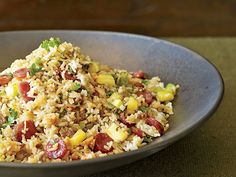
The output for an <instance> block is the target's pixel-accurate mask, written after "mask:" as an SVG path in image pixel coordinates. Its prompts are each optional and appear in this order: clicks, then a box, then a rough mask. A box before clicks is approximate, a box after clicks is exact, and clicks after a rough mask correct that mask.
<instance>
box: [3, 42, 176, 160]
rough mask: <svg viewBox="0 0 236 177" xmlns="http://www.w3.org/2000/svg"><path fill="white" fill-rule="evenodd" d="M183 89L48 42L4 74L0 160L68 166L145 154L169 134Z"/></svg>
mask: <svg viewBox="0 0 236 177" xmlns="http://www.w3.org/2000/svg"><path fill="white" fill-rule="evenodd" d="M178 87H179V86H178V85H174V84H171V83H169V84H165V85H164V83H163V82H161V80H160V78H159V77H152V78H148V77H147V76H146V74H145V73H144V72H143V71H141V70H139V71H136V72H128V71H126V70H120V69H114V68H111V67H109V66H106V65H103V64H100V63H98V62H96V61H94V60H92V59H91V58H90V57H89V56H86V55H83V54H82V53H81V52H80V48H79V47H75V46H73V45H72V44H71V43H67V42H61V41H60V39H58V38H50V39H48V40H45V41H43V42H42V43H41V44H40V46H39V48H37V49H36V50H34V51H33V52H32V53H31V54H29V55H28V56H26V57H25V59H18V60H15V61H14V62H13V63H12V64H11V67H9V68H7V69H5V70H4V71H2V72H1V74H0V161H2V162H22V163H43V162H66V161H73V160H85V159H91V158H97V157H103V156H107V155H112V154H119V153H122V152H127V151H133V150H137V149H138V148H140V147H142V146H144V145H146V144H148V143H151V142H152V141H153V139H155V138H158V137H160V136H162V135H163V134H164V133H165V132H166V131H167V130H168V128H169V123H168V118H169V116H170V115H172V114H173V108H172V101H173V100H174V97H175V95H176V91H177V89H178Z"/></svg>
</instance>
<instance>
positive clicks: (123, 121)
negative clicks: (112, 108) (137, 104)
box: [120, 113, 135, 128]
mask: <svg viewBox="0 0 236 177" xmlns="http://www.w3.org/2000/svg"><path fill="white" fill-rule="evenodd" d="M120 121H121V122H122V123H123V124H125V125H126V126H127V127H128V128H130V127H132V126H134V125H135V123H130V122H128V121H127V120H126V117H125V114H124V113H121V114H120Z"/></svg>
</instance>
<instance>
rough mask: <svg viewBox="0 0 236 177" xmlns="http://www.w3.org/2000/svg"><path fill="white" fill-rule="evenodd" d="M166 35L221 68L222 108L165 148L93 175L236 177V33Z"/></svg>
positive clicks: (104, 176)
mask: <svg viewBox="0 0 236 177" xmlns="http://www.w3.org/2000/svg"><path fill="white" fill-rule="evenodd" d="M165 39H167V40H170V41H173V42H175V43H179V44H181V45H184V46H186V47H188V48H191V49H193V50H194V51H197V52H198V53H200V54H201V55H203V56H205V57H206V58H208V59H209V60H210V61H211V62H212V63H213V64H214V65H215V66H216V67H217V68H218V69H219V71H220V72H221V74H222V76H223V79H224V81H225V95H224V99H223V101H222V103H221V105H220V107H219V109H218V110H217V111H216V113H215V114H214V115H213V116H212V117H211V119H210V120H208V121H207V122H206V123H204V124H203V126H201V127H200V128H199V129H197V130H195V131H194V132H193V133H191V134H190V135H188V136H187V137H185V138H184V139H182V140H180V141H178V142H177V143H175V144H173V145H171V146H169V147H168V148H166V149H164V150H162V151H161V152H158V153H157V154H155V155H153V156H150V157H148V158H146V159H143V160H140V161H137V162H135V163H133V164H130V165H126V166H124V167H120V168H117V169H113V170H110V171H107V172H103V173H99V174H95V175H92V176H91V177H156V176H158V177H185V176H186V177H236V132H235V131H236V114H235V110H236V82H235V78H236V67H235V65H236V37H235V38H227V37H226V38H165Z"/></svg>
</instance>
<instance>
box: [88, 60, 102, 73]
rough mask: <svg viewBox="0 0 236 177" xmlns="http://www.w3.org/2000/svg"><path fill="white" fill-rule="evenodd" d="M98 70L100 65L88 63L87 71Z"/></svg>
mask: <svg viewBox="0 0 236 177" xmlns="http://www.w3.org/2000/svg"><path fill="white" fill-rule="evenodd" d="M99 70H100V67H99V65H98V63H96V62H92V63H90V64H89V68H88V71H89V72H90V73H96V72H98V71H99Z"/></svg>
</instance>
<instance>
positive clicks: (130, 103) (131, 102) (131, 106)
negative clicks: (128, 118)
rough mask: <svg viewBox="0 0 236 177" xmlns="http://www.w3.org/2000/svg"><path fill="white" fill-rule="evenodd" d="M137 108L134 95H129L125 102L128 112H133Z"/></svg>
mask: <svg viewBox="0 0 236 177" xmlns="http://www.w3.org/2000/svg"><path fill="white" fill-rule="evenodd" d="M137 109H138V101H137V100H136V99H135V98H134V97H130V98H129V100H128V102H127V111H128V113H131V114H132V113H134V112H135V111H136V110H137Z"/></svg>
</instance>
